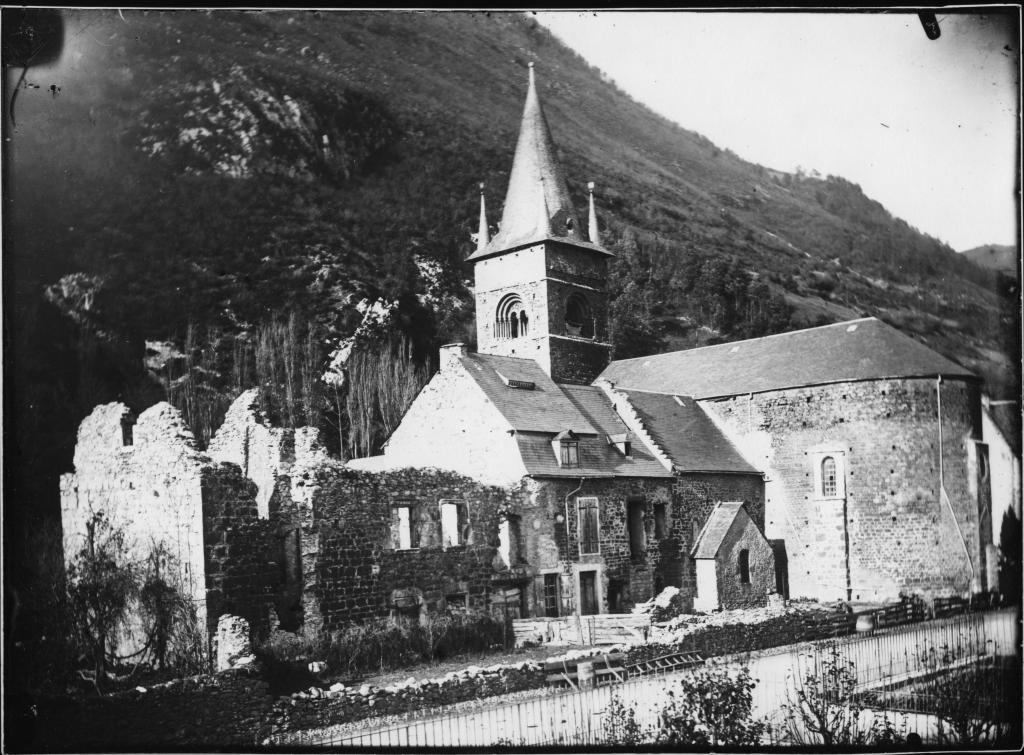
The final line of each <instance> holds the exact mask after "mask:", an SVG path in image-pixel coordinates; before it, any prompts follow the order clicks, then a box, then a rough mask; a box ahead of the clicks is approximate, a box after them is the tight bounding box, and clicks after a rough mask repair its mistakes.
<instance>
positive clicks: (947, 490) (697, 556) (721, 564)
mask: <svg viewBox="0 0 1024 755" xmlns="http://www.w3.org/2000/svg"><path fill="white" fill-rule="evenodd" d="M589 188H590V194H589V218H588V223H587V224H586V233H584V225H583V224H581V223H580V220H579V218H578V217H577V213H576V210H575V208H574V206H573V203H572V201H571V199H570V196H569V192H568V190H567V188H566V182H565V178H564V176H563V173H562V171H561V168H560V166H559V165H558V162H557V159H556V150H555V146H554V144H553V142H552V138H551V133H550V130H549V128H548V124H547V122H546V120H545V117H544V112H543V108H542V105H541V102H540V99H539V97H538V93H537V85H536V81H535V74H534V71H533V67H532V64H531V68H530V78H529V88H528V91H527V95H526V104H525V107H524V111H523V117H522V123H521V127H520V132H519V140H518V143H517V145H516V150H515V156H514V160H513V165H512V170H511V174H510V177H509V184H508V189H507V194H506V199H505V204H504V209H503V212H502V217H501V222H500V225H499V227H498V231H497V233H496V234H495V235H494V237H493V238H490V237H489V234H488V223H487V217H486V206H485V204H484V200H483V197H482V196H481V207H480V230H479V233H478V235H477V239H476V240H477V248H476V251H475V252H474V253H473V254H472V255H471V256H470V257H469V260H468V261H469V262H470V263H471V264H472V265H473V271H474V276H475V298H476V332H477V346H478V348H477V351H476V353H470V352H469V351H468V350H467V349H466V347H465V346H463V345H461V344H452V345H449V346H446V347H443V348H442V350H441V369H440V371H439V372H438V373H437V374H436V375H435V376H434V378H433V379H432V380H431V381H430V383H429V384H428V385H427V386H426V387H425V388H424V389H423V391H422V392H421V393H420V395H419V396H418V397H417V398H416V400H415V402H414V403H413V405H412V406H411V407H410V409H409V411H408V413H407V414H406V415H405V418H404V420H403V421H402V423H401V425H400V426H399V427H398V428H397V430H396V431H395V432H394V433H393V435H392V436H391V438H390V439H389V440H388V442H387V444H386V446H385V448H384V453H383V455H381V456H378V457H371V458H368V459H358V460H353V461H352V462H350V466H352V467H355V468H360V469H367V470H384V469H399V468H402V467H436V468H440V469H448V470H453V471H457V472H459V473H461V474H464V475H466V476H468V477H471V478H473V479H476V480H480V481H486V482H488V483H491V484H495V485H500V486H503V487H507V488H511V489H518V496H519V505H518V507H517V509H516V512H515V514H514V515H513V516H512V517H510V519H509V520H508V521H507V522H505V523H503V525H502V527H503V530H502V542H503V543H507V541H508V540H509V539H512V540H514V541H516V542H517V543H519V542H521V543H522V545H521V546H517V547H519V548H521V552H522V554H523V559H522V565H521V568H520V571H519V575H520V579H519V581H518V582H517V583H516V585H515V589H513V590H511V591H509V592H508V596H509V597H508V599H509V600H514V601H516V602H517V603H518V605H519V610H520V611H521V613H522V615H531V616H543V615H548V616H552V615H561V614H564V613H582V614H588V613H598V612H614V611H618V610H624V609H626V608H628V607H629V606H631V605H632V604H634V603H636V602H640V601H644V600H647V599H649V598H650V597H651V596H652V594H655V593H656V592H657V591H659V590H660V589H661V588H662V587H664V586H667V585H674V586H677V587H679V588H680V589H681V591H682V596H683V599H684V602H685V604H686V605H687V607H688V608H694V607H695V606H696V607H699V608H703V609H704V610H708V609H714V608H718V607H723V606H726V607H733V606H741V605H762V604H764V602H765V600H766V593H769V592H773V591H777V592H780V593H783V594H785V595H787V596H793V597H807V598H815V599H820V600H830V601H831V600H846V601H880V600H885V599H891V598H896V597H897V596H898V595H899V594H900V593H904V592H906V593H912V592H923V593H935V594H939V593H942V594H949V593H963V592H968V591H971V590H974V591H977V590H981V589H984V588H985V586H986V584H989V583H991V580H992V576H991V574H989V571H991V569H992V568H993V566H994V564H993V563H992V560H993V558H992V554H991V552H990V551H991V547H990V546H991V521H990V517H991V492H990V489H989V479H988V472H987V469H988V466H987V448H986V445H985V444H984V443H983V442H982V437H981V384H980V381H979V380H978V379H977V378H976V377H975V376H974V375H973V374H971V373H970V372H969V371H968V370H966V369H964V368H962V367H960V366H959V365H957V364H955V363H953V362H952V361H950V360H948V359H946V358H945V357H943V356H941V355H939V354H938V353H936V352H934V351H932V350H931V349H929V348H928V347H926V346H924V345H923V344H920V343H918V342H917V341H915V340H913V339H912V338H910V337H908V336H906V335H904V334H902V333H900V332H899V331H897V330H896V329H894V328H892V327H890V326H888V325H886V324H885V323H883V322H881V321H879V320H877V319H875V318H863V319H860V320H853V321H850V322H844V323H838V324H833V325H827V326H824V327H820V328H812V329H808V330H803V331H798V332H793V333H785V334H780V335H776V336H768V337H764V338H758V339H752V340H749V341H743V342H738V343H730V344H722V345H717V346H710V347H704V348H698V349H692V350H687V351H682V352H675V353H670V354H661V355H657V356H651V357H640V358H635V359H628V360H621V361H616V362H611V361H610V351H611V345H610V343H609V336H608V311H609V306H608V305H609V303H608V293H607V283H608V265H609V260H610V259H611V258H612V256H613V253H612V252H611V251H610V250H608V249H606V248H605V247H604V246H602V244H601V239H600V233H599V228H598V224H597V217H596V215H595V205H594V194H593V184H590V185H589Z"/></svg>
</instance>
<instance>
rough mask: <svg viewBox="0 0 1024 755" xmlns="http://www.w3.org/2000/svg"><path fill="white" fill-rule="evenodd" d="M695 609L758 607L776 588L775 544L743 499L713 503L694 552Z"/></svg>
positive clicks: (695, 544) (692, 553) (692, 552)
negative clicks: (748, 510)
mask: <svg viewBox="0 0 1024 755" xmlns="http://www.w3.org/2000/svg"><path fill="white" fill-rule="evenodd" d="M691 555H692V556H693V560H694V563H695V565H696V572H697V594H696V596H695V597H694V599H693V608H694V610H695V611H714V610H717V609H719V608H743V607H747V606H760V605H764V603H765V600H766V598H765V595H766V594H767V593H768V592H769V591H770V590H772V589H773V588H774V587H775V559H774V556H773V553H772V547H771V545H770V544H769V543H768V541H767V540H766V539H765V536H764V533H763V532H761V530H760V529H759V528H758V526H757V523H756V522H754V520H753V519H751V518H750V515H749V514H748V513H747V510H746V508H745V507H744V505H743V503H742V502H739V501H731V502H722V503H719V504H718V505H717V506H715V508H714V510H712V512H711V516H709V517H708V520H707V522H706V523H705V524H704V528H703V529H702V530H701V531H700V534H699V535H698V536H697V540H696V542H695V543H694V546H693V550H692V551H691Z"/></svg>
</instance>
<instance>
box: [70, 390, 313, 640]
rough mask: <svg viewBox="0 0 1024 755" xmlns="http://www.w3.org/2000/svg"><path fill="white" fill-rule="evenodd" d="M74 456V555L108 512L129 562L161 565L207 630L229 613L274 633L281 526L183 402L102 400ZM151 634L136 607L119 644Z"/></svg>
mask: <svg viewBox="0 0 1024 755" xmlns="http://www.w3.org/2000/svg"><path fill="white" fill-rule="evenodd" d="M301 437H302V439H303V447H304V448H305V447H306V446H308V445H309V442H308V438H307V437H306V435H302V436H301ZM74 460H75V471H74V472H72V473H69V474H65V475H63V476H62V477H61V522H62V526H63V533H64V536H63V539H64V557H65V560H66V561H68V562H70V561H71V560H72V559H73V558H74V557H75V555H76V554H77V553H79V552H80V551H81V550H82V548H83V547H84V546H85V545H86V544H87V542H88V525H89V522H90V521H91V519H92V517H93V516H94V515H95V514H97V513H100V512H102V513H103V514H105V515H106V518H107V519H108V520H109V521H110V523H111V525H112V526H113V527H115V528H117V529H119V530H120V531H122V532H123V533H124V536H125V546H126V547H125V551H126V552H125V554H124V561H125V563H132V564H134V565H135V566H137V567H139V568H141V569H142V570H143V571H144V572H145V573H151V571H152V570H153V569H154V568H159V570H160V576H161V577H162V578H163V579H164V580H166V581H167V582H169V583H171V584H172V585H174V586H176V587H177V588H178V589H179V590H180V591H181V593H182V594H183V595H184V596H185V597H186V598H188V599H189V600H190V601H191V603H192V605H193V607H194V609H195V612H196V618H197V619H198V622H199V626H201V627H204V628H205V629H206V631H207V633H208V634H207V637H209V636H210V635H211V634H212V631H213V630H214V629H215V627H216V622H217V618H218V617H219V616H220V614H221V613H223V612H230V613H234V614H237V615H240V616H243V617H245V618H246V619H248V620H249V621H250V623H251V624H252V626H253V629H254V631H255V632H257V635H259V634H262V633H263V632H264V631H265V629H266V627H267V624H268V605H269V604H271V603H272V602H273V601H272V597H273V594H274V593H275V591H276V590H278V588H279V582H280V566H279V564H278V563H277V561H276V560H275V558H276V554H277V550H276V549H275V547H274V534H275V530H274V528H273V525H272V524H271V522H269V521H268V520H266V519H265V518H261V517H260V516H259V514H258V511H257V509H258V506H257V503H256V498H255V493H256V486H255V485H254V484H253V483H252V482H251V481H249V480H248V479H247V478H246V477H244V476H243V475H242V473H241V470H240V469H239V467H238V466H236V465H234V464H212V463H211V462H210V459H209V457H207V456H205V455H204V454H202V453H200V452H199V451H198V450H197V448H196V444H195V439H194V437H193V435H192V432H191V430H189V429H188V427H187V426H186V424H185V422H184V420H183V419H182V417H181V414H180V413H179V412H178V410H177V409H175V408H174V407H172V406H171V405H170V404H167V403H165V402H161V403H158V404H156V405H154V406H152V407H150V408H149V409H147V410H145V411H144V412H142V413H141V414H140V415H139V417H138V420H137V421H133V419H132V417H131V413H130V411H129V410H128V407H126V406H125V405H124V404H120V403H112V404H105V405H102V406H98V407H96V409H94V410H93V411H92V413H90V415H89V416H88V417H86V418H85V419H84V420H83V421H82V423H81V425H80V426H79V430H78V443H77V445H76V447H75V457H74ZM161 553H162V554H163V557H160V555H161ZM144 642H145V631H144V628H143V627H142V625H141V618H140V617H139V616H138V615H137V614H136V615H135V617H134V618H133V619H132V620H130V621H129V627H128V629H127V631H126V632H125V636H124V637H122V638H121V639H120V641H119V643H118V652H119V653H120V654H122V655H125V654H128V653H134V652H136V651H137V650H139V649H140V648H141V647H142V646H143V644H144Z"/></svg>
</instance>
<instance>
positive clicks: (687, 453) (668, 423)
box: [622, 391, 760, 474]
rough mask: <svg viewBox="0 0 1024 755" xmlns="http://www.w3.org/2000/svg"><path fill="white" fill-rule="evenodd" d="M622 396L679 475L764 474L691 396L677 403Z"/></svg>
mask: <svg viewBox="0 0 1024 755" xmlns="http://www.w3.org/2000/svg"><path fill="white" fill-rule="evenodd" d="M622 393H625V394H626V396H627V397H628V398H629V402H630V403H631V404H632V405H633V408H634V409H636V412H637V414H639V415H640V418H641V419H642V420H643V422H644V426H645V427H646V428H647V431H648V432H649V433H650V435H651V437H652V438H653V439H654V441H655V443H657V444H658V445H659V446H660V447H661V450H662V451H664V452H665V453H666V454H667V455H668V457H669V458H670V459H671V460H672V463H673V464H674V465H675V467H676V469H677V470H678V471H680V472H731V473H747V474H760V472H759V471H758V470H757V469H755V468H754V467H752V466H751V465H750V464H749V463H747V461H746V460H745V459H744V458H743V456H741V455H740V452H739V451H737V450H736V447H735V446H734V445H733V444H732V443H731V442H730V441H729V439H728V438H727V437H725V435H723V434H722V432H721V431H720V430H719V429H718V427H716V426H715V423H714V422H712V421H711V418H710V417H708V415H707V414H706V413H705V412H704V410H703V409H701V408H700V406H698V405H697V402H696V401H695V400H694V399H692V398H690V397H689V396H680V397H679V400H678V401H677V400H676V397H675V396H672V395H668V394H665V393H644V392H642V391H622ZM680 402H681V403H680Z"/></svg>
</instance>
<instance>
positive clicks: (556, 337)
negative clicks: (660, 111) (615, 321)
mask: <svg viewBox="0 0 1024 755" xmlns="http://www.w3.org/2000/svg"><path fill="white" fill-rule="evenodd" d="M590 192H591V193H590V223H589V228H588V233H587V237H586V238H584V234H583V228H582V227H581V226H580V222H579V219H578V218H577V216H576V210H575V209H574V208H573V206H572V202H571V200H570V199H569V191H568V189H567V188H566V185H565V178H564V176H563V175H562V170H561V168H560V166H559V165H558V161H557V159H556V156H555V146H554V143H553V142H552V139H551V131H550V130H549V129H548V124H547V120H546V119H545V118H544V111H543V109H542V108H541V104H540V98H539V97H538V96H537V84H536V80H535V76H534V72H533V63H531V64H530V83H529V89H528V90H527V93H526V105H525V107H524V108H523V120H522V124H521V125H520V127H519V141H518V142H517V144H516V152H515V157H514V158H513V162H512V172H511V174H510V176H509V181H508V192H507V194H506V195H505V207H504V211H503V212H502V216H501V225H500V226H499V228H498V232H497V233H496V234H495V236H494V238H488V229H487V213H486V207H485V205H484V199H483V194H482V193H481V197H480V233H479V235H478V237H477V249H476V251H475V252H474V253H473V254H472V255H470V257H469V260H470V261H471V262H473V268H474V274H475V278H476V332H477V349H478V351H479V353H481V354H495V355H499V356H511V357H520V358H523V359H533V360H535V361H536V362H537V363H538V364H539V365H540V366H541V368H542V369H543V370H544V371H545V372H546V373H548V374H549V375H550V376H551V377H552V378H553V379H554V380H555V381H556V382H564V383H580V384H589V383H590V382H591V381H593V380H594V378H596V377H597V375H598V374H599V373H600V372H601V370H603V369H604V368H605V366H607V364H608V361H609V358H610V354H611V344H610V343H609V341H608V294H607V283H608V261H609V259H611V257H612V256H613V255H612V253H611V252H609V251H608V250H607V249H605V248H604V247H602V246H601V242H600V239H599V237H598V229H597V218H596V216H595V215H594V195H593V184H590Z"/></svg>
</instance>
